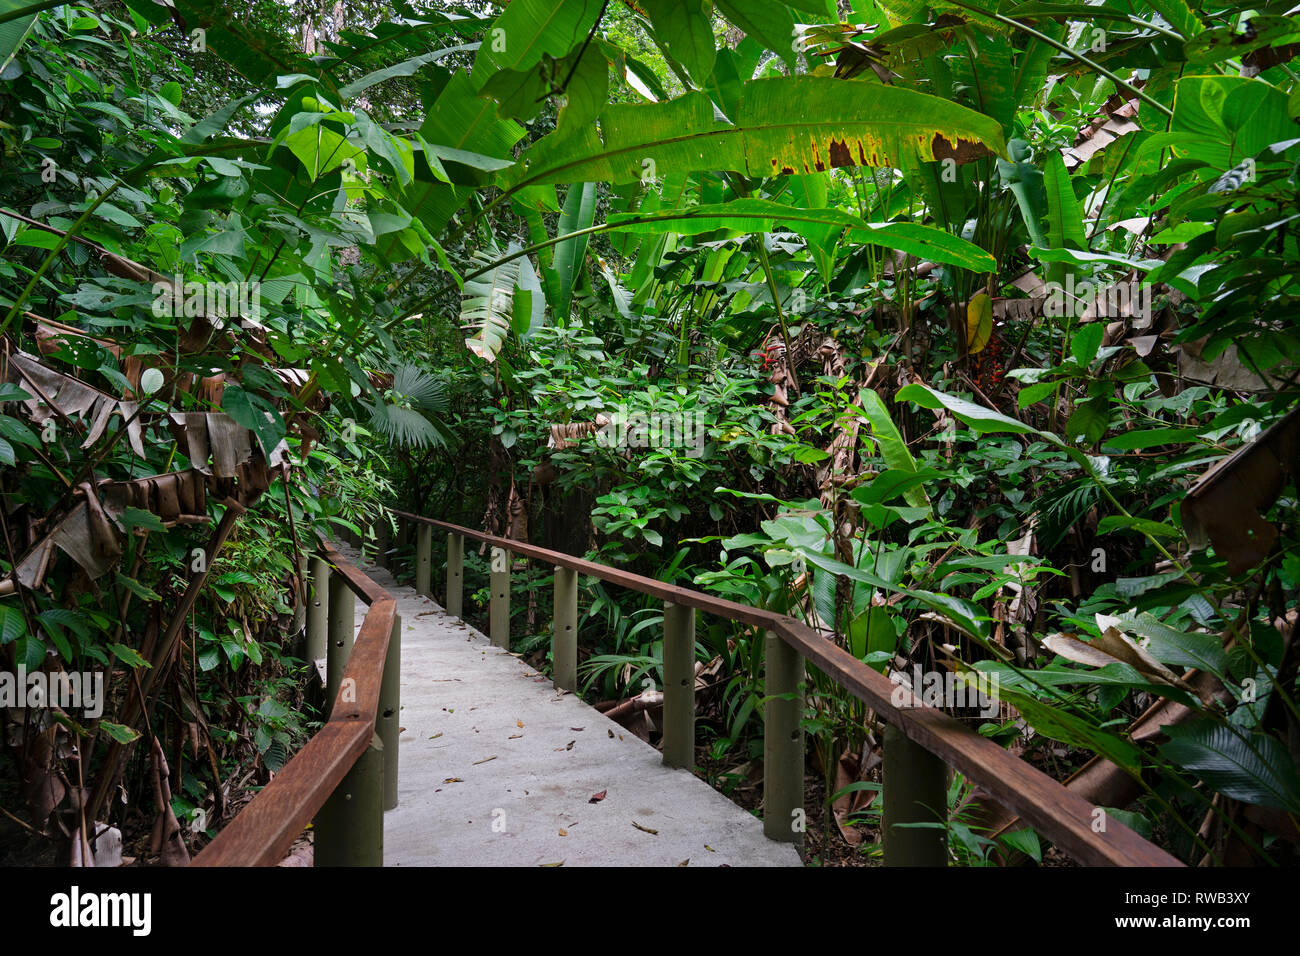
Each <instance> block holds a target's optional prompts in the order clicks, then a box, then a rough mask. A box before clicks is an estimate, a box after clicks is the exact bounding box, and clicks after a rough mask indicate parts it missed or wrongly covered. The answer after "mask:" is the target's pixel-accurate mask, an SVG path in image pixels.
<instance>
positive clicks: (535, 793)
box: [349, 553, 800, 866]
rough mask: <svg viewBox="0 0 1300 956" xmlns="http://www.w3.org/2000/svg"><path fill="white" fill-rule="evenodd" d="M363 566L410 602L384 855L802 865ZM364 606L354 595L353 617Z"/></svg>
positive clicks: (642, 749) (643, 747)
mask: <svg viewBox="0 0 1300 956" xmlns="http://www.w3.org/2000/svg"><path fill="white" fill-rule="evenodd" d="M349 557H350V558H353V559H355V558H356V555H355V553H350V554H349ZM365 570H366V573H367V574H369V575H370V576H371V577H372V578H374V580H376V581H378V582H379V583H380V584H382V585H383V586H384V587H385V588H387V589H388V591H389V592H390V593H391V594H392V595H393V596H394V597H395V598H396V599H397V607H398V613H399V614H401V616H402V718H401V725H402V735H401V763H400V772H399V786H398V805H397V808H396V809H394V810H390V811H388V813H387V814H385V823H384V862H385V865H387V866H547V865H558V864H562V865H564V866H679V865H688V866H719V865H722V864H727V865H729V866H799V865H800V861H799V856H798V854H797V852H796V851H795V850H794V848H793V847H791V846H790V845H788V844H781V843H775V842H773V841H771V840H768V839H767V838H766V837H764V836H763V828H762V822H761V821H760V820H759V819H758V818H757V817H754V816H752V815H751V814H750V813H748V812H746V811H745V810H742V809H741V808H740V807H738V806H736V805H735V804H734V803H732V802H731V801H730V800H728V799H727V798H726V797H724V796H723V795H722V794H720V793H718V792H717V791H715V790H714V789H713V788H712V787H710V786H709V785H708V784H707V783H705V782H704V781H702V780H700V779H698V778H696V777H695V776H694V775H692V774H691V773H689V772H687V771H685V770H670V769H668V768H666V767H664V766H663V763H662V755H661V754H660V753H659V751H658V750H656V749H655V748H653V747H651V746H650V745H649V744H647V743H645V742H644V741H642V740H640V739H638V738H637V737H636V736H634V735H633V734H631V733H629V732H627V731H626V730H624V729H623V728H622V727H620V726H619V725H618V724H616V723H614V722H613V721H611V720H608V719H606V718H605V717H604V716H602V715H601V714H600V713H598V712H597V711H595V710H594V709H592V708H591V707H589V706H587V705H586V704H584V703H583V702H582V701H581V700H579V699H578V698H577V697H575V696H573V695H572V694H560V693H558V692H557V691H556V690H555V689H554V688H553V687H552V686H551V682H550V680H549V679H548V678H546V677H544V676H543V675H541V674H539V673H537V672H536V671H535V670H533V669H532V668H531V667H528V666H527V665H526V664H524V663H523V662H522V661H520V660H519V659H518V658H515V657H512V656H511V655H510V654H507V653H506V652H504V651H502V650H500V649H499V648H495V647H493V646H492V645H491V644H490V643H489V641H488V639H487V637H485V636H484V635H483V634H481V633H480V632H478V631H477V630H475V629H474V628H472V627H469V626H468V625H467V624H465V623H464V622H463V621H460V620H459V619H457V618H453V617H450V616H448V615H447V614H446V612H445V611H443V609H442V608H441V607H439V606H438V605H437V604H436V603H434V602H433V601H431V600H429V599H428V598H424V597H420V596H418V595H417V594H416V593H415V591H414V590H413V589H411V588H405V587H398V586H397V585H396V584H395V583H394V581H393V578H392V577H391V575H389V573H388V572H387V571H386V570H384V569H382V568H373V567H368V568H366V569H365ZM364 614H365V606H364V605H363V604H361V603H360V602H358V603H357V623H358V625H360V622H361V619H362V617H363V616H364ZM600 793H604V794H605V796H604V798H603V799H601V800H598V801H597V802H595V803H592V802H591V800H592V798H593V797H595V796H596V795H597V794H600ZM687 861H689V862H687Z"/></svg>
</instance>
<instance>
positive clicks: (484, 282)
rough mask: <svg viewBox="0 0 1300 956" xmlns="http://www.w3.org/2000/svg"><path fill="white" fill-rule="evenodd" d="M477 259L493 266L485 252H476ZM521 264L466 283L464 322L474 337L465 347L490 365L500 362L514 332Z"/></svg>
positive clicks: (505, 265) (496, 269)
mask: <svg viewBox="0 0 1300 956" xmlns="http://www.w3.org/2000/svg"><path fill="white" fill-rule="evenodd" d="M511 251H512V252H513V251H514V249H513V248H512V249H511ZM475 258H477V259H479V260H480V261H482V262H483V263H484V264H490V262H489V257H488V256H487V255H486V254H484V253H483V252H476V253H475ZM519 261H520V260H518V259H515V260H513V261H510V262H501V263H498V264H497V265H495V266H492V268H490V269H488V270H487V271H486V272H484V273H483V274H482V275H481V276H478V277H477V278H474V279H467V280H466V281H465V295H464V298H463V299H462V301H461V309H460V321H461V324H462V325H464V326H465V327H466V328H469V329H471V330H473V333H474V334H473V335H471V336H470V337H469V338H468V339H466V340H465V344H466V345H467V346H468V347H469V350H470V351H471V352H473V353H474V354H475V355H477V356H478V357H479V358H481V359H484V360H485V361H488V362H492V361H495V360H496V357H497V353H498V352H500V351H501V346H503V345H504V344H505V341H506V335H507V334H508V333H509V332H510V326H511V319H512V317H513V308H514V295H515V286H516V285H517V284H518V283H519Z"/></svg>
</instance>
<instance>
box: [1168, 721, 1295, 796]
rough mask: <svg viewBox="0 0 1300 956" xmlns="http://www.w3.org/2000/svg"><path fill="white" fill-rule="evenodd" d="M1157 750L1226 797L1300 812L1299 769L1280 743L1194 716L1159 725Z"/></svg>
mask: <svg viewBox="0 0 1300 956" xmlns="http://www.w3.org/2000/svg"><path fill="white" fill-rule="evenodd" d="M1164 731H1165V733H1166V734H1168V735H1169V738H1170V739H1169V742H1168V743H1167V744H1164V745H1163V746H1162V747H1161V748H1160V753H1161V754H1162V755H1163V756H1164V757H1165V758H1166V759H1168V760H1169V761H1170V762H1171V763H1173V764H1175V765H1177V766H1179V767H1182V768H1183V769H1184V770H1186V771H1188V772H1189V773H1191V774H1192V775H1193V776H1195V777H1196V778H1197V779H1198V780H1201V781H1202V782H1204V783H1205V785H1206V786H1208V787H1211V788H1213V789H1214V790H1217V791H1218V792H1220V793H1222V794H1223V795H1224V796H1226V797H1231V798H1232V799H1234V800H1240V801H1242V802H1243V803H1252V804H1256V805H1258V806H1264V807H1277V808H1279V809H1282V810H1286V811H1287V812H1289V813H1300V773H1298V772H1297V770H1296V765H1295V761H1293V760H1292V759H1291V755H1290V754H1289V753H1287V749H1286V747H1285V746H1283V745H1282V743H1281V741H1279V740H1277V739H1276V738H1274V737H1269V736H1267V735H1266V734H1261V733H1250V732H1248V731H1245V730H1243V729H1241V728H1240V727H1235V726H1233V725H1232V724H1222V723H1218V722H1216V721H1213V720H1209V719H1198V720H1194V721H1190V722H1188V723H1186V724H1171V725H1168V726H1166V727H1165V728H1164Z"/></svg>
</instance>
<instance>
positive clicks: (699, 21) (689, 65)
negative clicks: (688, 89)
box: [641, 0, 789, 86]
mask: <svg viewBox="0 0 1300 956" xmlns="http://www.w3.org/2000/svg"><path fill="white" fill-rule="evenodd" d="M641 6H642V7H643V8H644V10H645V11H646V13H648V14H649V16H650V22H651V24H653V26H654V37H655V40H656V41H658V43H659V44H660V45H661V46H662V47H663V48H664V49H665V52H667V53H668V54H669V55H670V56H671V57H672V58H673V59H675V60H679V61H680V62H681V64H682V65H683V66H685V67H686V70H687V72H688V73H689V74H690V75H691V79H693V80H694V81H695V83H696V85H697V86H702V85H703V84H704V81H705V80H707V79H708V78H709V74H710V73H712V72H713V57H714V55H715V53H716V50H715V48H714V45H713V9H712V4H711V3H709V2H706V0H641ZM786 45H787V46H788V45H789V43H788V42H787V43H786Z"/></svg>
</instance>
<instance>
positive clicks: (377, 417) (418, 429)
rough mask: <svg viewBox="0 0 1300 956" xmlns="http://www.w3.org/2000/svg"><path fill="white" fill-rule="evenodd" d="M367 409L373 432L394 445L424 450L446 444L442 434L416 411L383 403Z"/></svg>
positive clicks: (421, 413)
mask: <svg viewBox="0 0 1300 956" xmlns="http://www.w3.org/2000/svg"><path fill="white" fill-rule="evenodd" d="M367 407H368V408H369V409H370V421H371V424H372V425H373V426H374V430H375V432H376V433H377V434H380V435H382V436H384V438H386V439H387V440H388V441H389V442H391V443H392V444H394V445H409V446H410V447H412V448H426V447H429V446H431V445H432V446H444V445H445V444H446V441H445V440H444V437H443V434H442V432H440V431H439V430H438V429H437V428H435V427H434V425H433V423H432V422H430V421H429V419H427V418H425V416H424V413H423V412H420V411H418V410H417V409H414V408H406V407H405V406H402V405H389V404H387V403H384V402H379V403H377V404H374V405H367Z"/></svg>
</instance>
